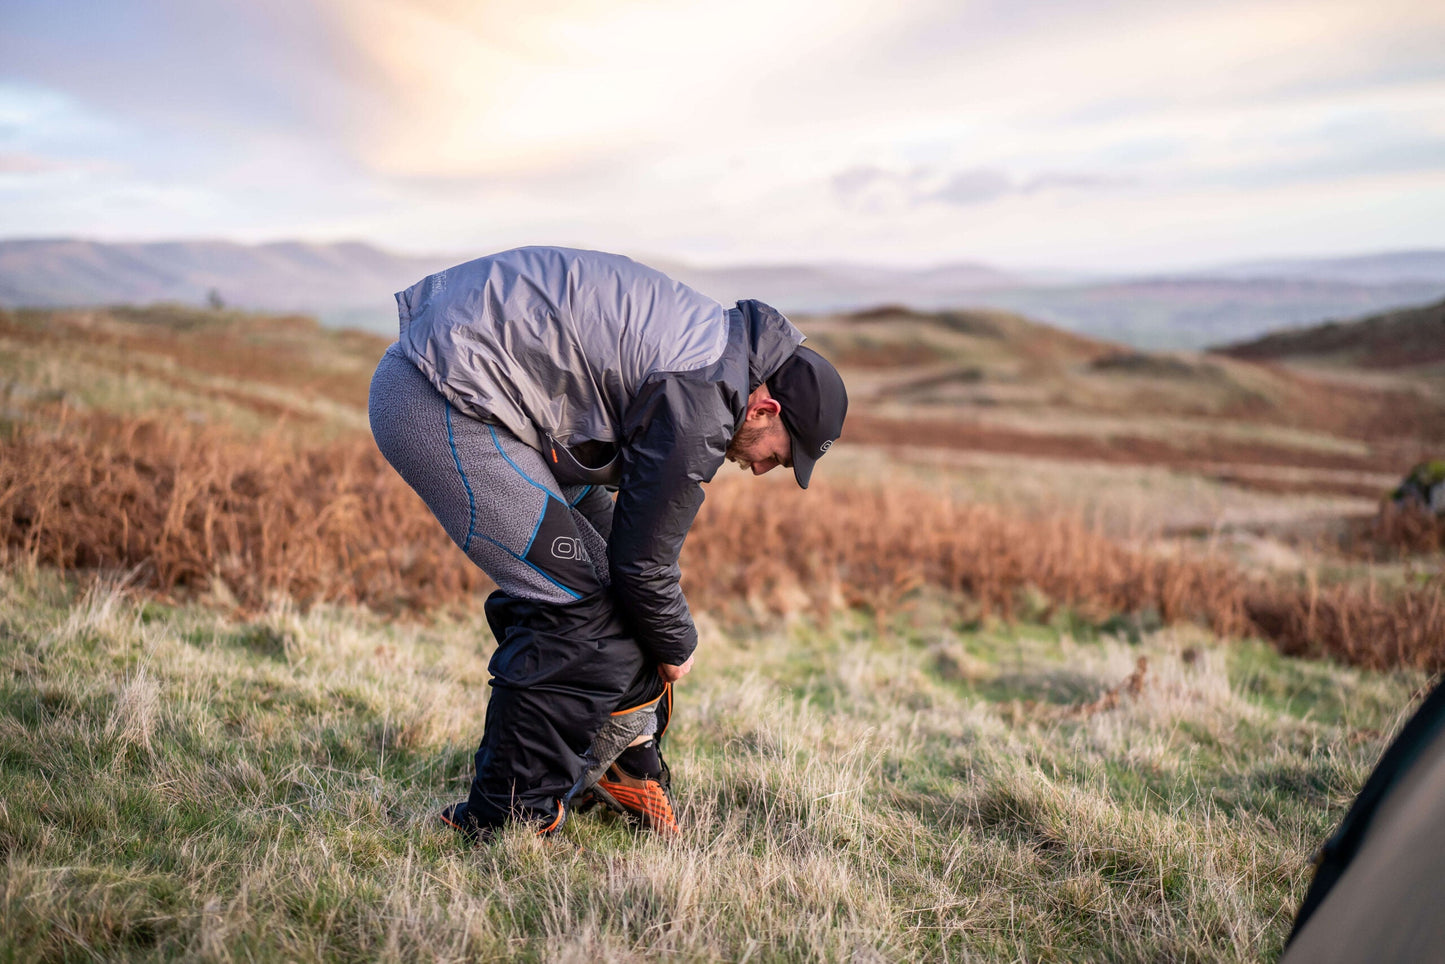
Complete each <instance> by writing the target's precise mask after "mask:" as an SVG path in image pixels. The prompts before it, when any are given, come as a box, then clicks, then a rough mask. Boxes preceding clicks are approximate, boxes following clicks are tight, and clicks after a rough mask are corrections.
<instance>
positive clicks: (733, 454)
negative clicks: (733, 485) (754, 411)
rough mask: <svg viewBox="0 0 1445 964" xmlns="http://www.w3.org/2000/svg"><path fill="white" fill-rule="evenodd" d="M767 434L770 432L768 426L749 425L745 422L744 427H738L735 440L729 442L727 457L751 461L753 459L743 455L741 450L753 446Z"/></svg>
mask: <svg viewBox="0 0 1445 964" xmlns="http://www.w3.org/2000/svg"><path fill="white" fill-rule="evenodd" d="M766 434H768V429H767V426H765V425H748V424H746V423H744V424H743V427H742V428H740V429H738V431H737V434H736V435H734V436H733V440H732V441H731V442H729V443H728V451H727V457H728V458H730V459H732V460H733V461H734V462H736V461H739V460H741V461H744V462H751V461H752V459H750V458H747V457H746V456H744V455H742V453H741V450H742V449H744V448H751V447H752V446H753V445H755V444H756V443H758V442H760V441H762V438H763V436H764V435H766Z"/></svg>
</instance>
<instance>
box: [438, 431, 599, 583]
mask: <svg viewBox="0 0 1445 964" xmlns="http://www.w3.org/2000/svg"><path fill="white" fill-rule="evenodd" d="M447 424H448V426H450V424H451V423H450V422H448V423H447ZM487 431H488V432H490V433H492V444H493V445H495V446H496V447H497V454H499V455H501V457H502V458H504V459H506V460H507V464H508V465H510V466H511V467H512V468H514V469H516V470H517V474H518V475H520V476H521V477H522V478H524V479H526V480H527V481H528V482H530V483H531V484H532V485H535V486H536V487H537V488H539V489H541V490H542V494H543V495H545V496H546V497H547V498H548V499H551V498H555V496H553V495H552V493H551V492H549V491H548V490H547V487H546V486H544V485H539V484H538V483H537V481H536V480H535V479H533V478H532V477H531V476H530V475H528V474H527V473H526V472H523V471H522V468H521V466H519V465H518V464H517V463H516V462H513V461H512V457H511V456H510V455H508V454H507V453H506V452H504V451H503V450H502V443H501V440H499V439H498V438H497V430H496V429H495V428H494V427H492V426H491V425H490V424H489V425H488V426H487ZM452 454H453V455H455V454H456V448H455V446H454V447H453V448H452ZM457 469H458V470H460V469H461V463H457ZM463 478H464V479H465V477H463ZM471 494H472V490H471V489H470V488H468V489H467V496H468V497H469V498H470V496H471ZM546 514H547V502H546V500H545V499H544V500H543V501H542V515H546ZM540 528H542V516H541V515H539V516H538V517H537V524H536V525H535V526H533V527H532V538H531V539H528V540H527V548H526V549H523V550H522V552H523V553H524V554H525V553H526V552H527V551H528V550H529V549H531V548H532V541H533V540H534V539H536V538H537V530H538V529H540ZM482 538H483V539H486V540H487V541H488V542H490V543H491V544H492V545H494V546H496V547H497V548H498V549H500V550H502V551H503V552H505V553H506V554H507V555H509V556H511V557H512V558H513V559H516V560H517V561H518V562H520V563H521V564H522V565H524V566H526V567H527V568H529V569H531V570H533V571H534V572H536V573H537V575H539V576H541V577H542V578H543V579H545V580H547V581H548V582H550V583H551V584H552V585H554V586H556V587H557V588H558V589H560V590H562V591H563V592H565V593H566V594H567V595H569V596H571V597H572V598H573V599H581V598H582V594H581V593H580V592H576V591H574V590H571V589H568V588H567V587H566V586H564V585H562V584H561V583H560V582H558V581H557V580H555V579H553V578H552V577H551V576H549V575H547V573H546V572H545V571H544V570H543V569H542V568H541V567H540V566H537V565H536V564H534V563H532V562H531V561H529V560H527V559H525V558H523V556H519V555H517V554H516V553H515V552H513V551H512V550H511V549H508V548H507V547H506V546H504V545H502V544H501V543H500V542H498V541H497V540H496V539H492V538H490V537H489V536H487V535H486V534H485V533H483V534H482Z"/></svg>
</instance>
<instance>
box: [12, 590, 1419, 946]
mask: <svg viewBox="0 0 1445 964" xmlns="http://www.w3.org/2000/svg"><path fill="white" fill-rule="evenodd" d="M0 612H3V613H4V614H5V615H4V621H3V624H0V667H3V673H4V675H3V681H0V762H3V767H0V850H3V853H4V855H5V866H4V877H3V888H0V895H3V896H0V960H6V961H39V960H57V961H58V960H114V959H130V960H167V959H178V958H193V959H200V960H215V961H290V960H309V959H323V960H336V961H347V960H373V959H375V960H405V961H459V960H468V959H476V958H482V959H487V958H490V959H503V958H520V959H530V960H656V959H659V958H679V959H687V960H744V959H755V960H769V959H791V960H807V959H828V960H839V959H851V960H917V959H921V958H930V959H938V960H978V961H1014V960H1017V961H1045V960H1102V959H1108V960H1120V961H1159V960H1241V961H1252V960H1259V959H1268V958H1270V957H1272V956H1273V955H1274V954H1275V953H1277V951H1278V949H1279V948H1280V946H1281V945H1282V943H1283V940H1284V937H1285V935H1286V934H1287V931H1288V926H1289V922H1290V920H1291V918H1292V914H1293V909H1294V907H1295V905H1296V904H1297V902H1298V900H1299V898H1300V897H1301V896H1302V894H1303V889H1304V887H1305V885H1306V883H1307V879H1308V868H1307V860H1308V857H1309V855H1310V853H1311V851H1312V850H1313V848H1314V847H1315V846H1316V845H1317V844H1318V842H1319V841H1320V840H1321V838H1322V837H1323V836H1324V835H1325V834H1327V832H1328V831H1329V830H1330V828H1331V826H1332V824H1333V823H1334V822H1335V821H1336V820H1337V819H1338V817H1339V816H1340V815H1341V813H1342V808H1343V807H1344V806H1345V805H1346V804H1347V802H1348V800H1349V798H1350V797H1351V796H1352V795H1353V793H1354V791H1355V789H1356V788H1357V787H1358V785H1359V783H1360V782H1361V781H1362V779H1363V777H1364V775H1365V774H1366V773H1367V772H1368V769H1369V767H1370V766H1371V765H1372V763H1373V761H1374V759H1375V758H1376V756H1377V755H1378V754H1379V752H1380V750H1381V748H1382V747H1383V744H1384V741H1385V740H1386V739H1387V737H1388V735H1389V734H1390V732H1391V731H1392V729H1393V728H1394V727H1396V726H1397V725H1398V724H1399V722H1401V720H1402V714H1403V713H1404V712H1405V711H1406V709H1407V708H1408V706H1409V705H1410V703H1411V700H1412V698H1413V697H1414V696H1415V695H1416V694H1417V692H1418V691H1419V689H1420V688H1421V686H1422V685H1423V683H1424V678H1423V677H1422V676H1421V675H1419V674H1415V673H1410V672H1404V671H1400V672H1395V673H1389V674H1378V673H1374V674H1370V673H1362V672H1357V671H1353V670H1347V669H1340V668H1337V667H1333V666H1329V665H1325V664H1318V663H1305V662H1299V661H1295V660H1290V659H1287V658H1284V657H1281V656H1278V655H1276V654H1275V653H1274V652H1273V651H1272V650H1269V649H1267V648H1265V647H1263V646H1261V645H1259V644H1246V643H1233V644H1221V643H1219V642H1216V641H1215V640H1213V639H1212V638H1211V637H1209V636H1208V635H1207V634H1205V633H1203V632H1201V631H1197V630H1192V629H1180V630H1165V631H1160V632H1155V633H1151V634H1146V635H1145V636H1143V637H1142V638H1140V639H1139V641H1138V642H1135V643H1130V642H1128V641H1126V640H1125V639H1123V638H1121V637H1115V636H1109V635H1092V634H1091V635H1089V636H1085V637H1082V638H1081V637H1079V636H1075V635H1072V634H1071V633H1070V631H1069V630H1068V629H1066V628H1064V626H1063V623H1064V622H1065V620H1063V619H1060V620H1059V621H1057V623H1058V624H1056V625H1053V626H1046V625H1034V626H1018V627H1012V628H1010V627H1007V626H1004V625H1002V624H985V625H982V626H975V627H971V628H968V627H961V626H956V625H948V624H946V623H941V622H940V621H938V620H936V619H932V618H928V617H925V616H922V615H920V614H917V613H915V614H914V616H913V617H912V618H911V619H908V620H903V619H900V620H898V621H897V622H896V623H895V624H894V625H891V626H888V627H885V628H884V630H883V631H882V632H881V633H880V632H879V630H878V628H877V627H876V626H875V625H874V623H873V622H872V621H871V620H865V619H861V618H857V617H849V616H842V617H838V618H835V619H831V620H829V621H827V622H825V623H822V624H818V623H815V622H813V621H810V620H808V619H803V618H798V619H793V620H790V621H787V622H785V623H782V624H775V625H772V626H769V627H768V628H766V629H756V628H755V629H752V630H733V631H729V632H724V631H723V630H721V629H720V628H719V627H718V626H717V625H715V624H713V623H711V622H707V623H705V625H704V630H705V632H704V637H705V638H704V642H703V649H702V656H701V657H700V659H699V666H698V669H697V670H696V671H695V672H694V673H693V674H692V675H691V676H690V677H689V678H688V680H687V681H686V685H685V686H683V687H681V688H680V691H679V699H678V714H677V718H676V720H677V722H676V725H675V727H674V729H673V731H672V734H673V735H672V736H670V738H669V739H670V750H669V753H670V758H671V762H672V764H673V769H674V771H675V774H676V777H677V789H678V796H679V803H680V806H681V810H682V816H683V821H684V824H685V828H686V829H685V831H684V833H683V836H682V837H681V839H679V840H676V841H662V840H659V839H656V838H653V837H650V836H640V837H639V836H636V835H634V834H633V832H631V831H630V830H629V829H628V828H627V827H626V826H625V825H624V824H622V823H620V822H619V821H618V820H616V819H615V818H612V817H611V815H609V814H599V813H590V814H585V815H582V816H580V817H575V818H574V819H573V820H572V822H571V823H569V825H568V826H567V827H566V828H565V829H564V833H563V838H562V840H560V841H548V842H539V841H537V840H535V839H532V838H528V837H526V836H524V835H521V834H514V835H511V836H507V837H505V838H504V839H503V840H502V841H501V842H500V843H498V844H496V845H494V846H489V847H483V848H480V849H471V848H469V847H467V846H465V845H463V843H462V842H461V841H460V840H459V839H458V838H457V837H456V836H455V835H454V834H452V833H451V832H450V831H448V830H446V829H445V828H444V827H442V826H441V825H440V824H439V823H437V822H436V821H435V818H434V814H435V812H436V810H437V809H438V808H439V807H440V806H441V805H443V804H445V803H448V802H451V801H452V800H454V799H456V798H458V797H459V796H461V795H463V794H464V791H465V786H466V782H467V780H468V779H469V769H470V765H471V759H470V758H471V750H472V748H473V745H474V743H475V740H476V738H477V736H478V727H479V724H480V720H481V717H482V712H483V706H484V703H485V699H486V692H485V679H486V676H485V659H486V655H487V652H488V649H489V640H488V639H487V634H486V632H485V629H484V628H483V625H482V624H481V622H480V620H476V619H472V620H468V619H461V620H455V621H441V622H437V623H435V624H433V625H427V626H422V625H416V624H405V623H397V622H393V621H386V620H381V619H378V618H376V617H374V616H370V615H368V614H367V613H365V612H364V611H361V610H354V609H328V608H316V609H313V610H312V611H311V612H309V613H306V614H302V613H299V612H298V611H296V610H295V609H294V608H291V607H289V606H286V605H284V604H282V605H278V606H276V607H275V608H273V609H272V610H271V611H269V612H267V613H265V614H264V615H263V616H261V617H259V618H256V619H253V620H249V621H235V620H229V619H227V618H224V617H223V616H220V615H218V614H217V613H216V612H215V611H214V610H213V609H208V608H205V607H200V606H187V607H179V608H177V607H170V606H163V605H158V604H156V603H154V602H147V601H142V600H139V599H136V598H132V597H131V596H129V595H127V594H126V593H125V592H124V591H123V589H121V588H118V587H117V586H116V585H114V584H105V583H101V584H98V585H96V586H94V587H92V588H91V589H89V590H87V591H85V592H83V593H80V594H77V590H76V588H75V586H74V585H73V584H72V583H70V582H67V581H64V580H61V579H60V578H58V577H57V576H55V575H53V574H50V573H45V572H27V571H24V570H13V571H12V572H11V573H10V574H9V575H7V576H6V577H5V578H4V579H3V581H0ZM1141 660H1142V661H1143V662H1142V663H1141V662H1140V661H1141ZM1141 665H1142V666H1143V667H1144V668H1143V671H1142V672H1138V667H1139V666H1141ZM1131 684H1132V685H1131ZM1110 694H1112V695H1113V697H1112V699H1111V698H1110ZM578 848H581V849H578Z"/></svg>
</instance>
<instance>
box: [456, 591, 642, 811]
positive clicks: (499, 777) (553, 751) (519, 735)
mask: <svg viewBox="0 0 1445 964" xmlns="http://www.w3.org/2000/svg"><path fill="white" fill-rule="evenodd" d="M486 611H487V622H488V623H489V624H490V625H491V627H492V633H493V634H494V635H495V636H496V637H497V651H496V653H495V654H494V655H493V656H492V662H491V666H490V669H491V673H492V697H491V700H490V702H488V704H487V722H486V729H485V730H484V731H483V734H482V743H481V746H480V747H479V748H478V749H477V775H476V778H475V779H474V780H473V781H472V790H471V795H470V796H469V797H468V799H467V811H468V813H469V814H470V815H471V817H472V818H473V819H475V820H477V821H478V823H480V824H492V825H496V824H500V823H502V822H503V821H505V820H506V819H507V818H508V817H509V816H520V817H523V818H525V819H529V820H535V821H538V822H542V823H544V824H545V823H546V822H549V821H551V820H552V819H554V818H558V817H561V816H562V815H563V812H564V808H565V807H567V806H568V805H569V804H570V802H571V800H572V797H573V795H574V794H576V793H577V792H578V791H579V790H581V789H582V781H583V776H584V775H585V774H586V772H587V770H588V769H589V768H590V767H591V766H592V765H593V764H594V763H596V762H597V761H596V760H594V759H592V758H591V757H590V756H589V754H588V748H589V747H590V746H591V744H592V741H593V739H594V738H595V737H596V736H597V733H598V731H599V730H601V729H602V727H603V726H604V725H605V724H606V723H607V722H608V720H609V718H610V717H611V716H612V714H614V713H619V714H620V713H627V712H629V711H632V712H636V711H637V710H638V708H640V707H646V706H648V705H649V704H653V703H656V702H658V701H659V699H660V698H661V697H662V695H663V683H662V679H661V678H660V677H659V676H658V675H657V666H656V664H655V663H652V662H651V661H650V660H648V659H647V658H646V657H644V655H643V653H642V650H641V648H640V647H639V646H638V645H637V643H636V642H635V641H634V640H633V638H632V637H631V636H630V635H628V634H627V632H626V631H625V630H624V629H623V628H622V625H621V622H620V621H619V619H618V617H617V614H616V611H615V609H614V608H613V605H612V600H611V599H610V597H609V596H608V593H607V591H606V590H605V589H604V590H600V591H598V592H596V593H593V594H592V595H590V596H585V597H583V598H582V599H579V600H577V601H576V602H573V603H569V604H567V605H556V604H550V603H536V602H533V601H531V600H527V599H519V598H517V597H515V596H509V595H507V594H506V593H502V592H496V593H493V594H492V595H491V597H490V598H489V599H488V600H487V606H486Z"/></svg>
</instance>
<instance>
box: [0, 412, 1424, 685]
mask: <svg viewBox="0 0 1445 964" xmlns="http://www.w3.org/2000/svg"><path fill="white" fill-rule="evenodd" d="M711 488H712V491H711V494H710V497H709V499H708V502H707V506H706V507H705V508H704V510H703V512H702V514H701V516H700V517H699V520H698V523H697V525H696V526H695V527H694V530H693V532H692V534H691V536H690V538H689V540H688V543H687V548H686V552H685V553H684V559H683V567H684V571H685V573H686V577H685V580H684V586H685V588H686V589H687V592H688V594H689V597H690V598H691V599H692V600H693V601H694V603H695V604H696V605H697V606H698V607H699V608H701V609H706V610H711V611H714V612H719V613H727V612H728V611H730V609H733V608H734V607H735V606H736V603H737V602H738V600H747V601H749V602H750V603H752V604H753V608H754V609H755V610H761V611H763V612H774V613H782V612H789V611H798V610H804V609H811V610H813V611H815V612H818V613H824V612H827V611H828V610H831V609H835V608H838V607H841V606H850V607H866V608H868V609H871V610H872V611H873V612H875V613H877V614H879V615H880V618H881V617H882V616H883V615H886V614H889V613H891V612H893V611H896V610H897V609H898V608H900V607H901V606H904V605H906V604H907V603H908V601H909V600H910V599H911V597H912V596H913V595H914V593H915V590H918V589H920V588H922V587H934V588H936V589H938V590H942V591H943V592H944V593H946V594H950V595H951V597H952V598H955V599H957V600H958V601H959V604H960V606H961V607H962V609H963V610H964V611H965V612H966V613H967V614H968V615H970V616H972V617H976V618H987V617H1001V618H1003V619H1012V618H1014V617H1016V616H1018V615H1028V616H1030V617H1036V618H1044V619H1047V618H1049V617H1050V616H1051V614H1052V613H1053V612H1054V611H1055V610H1057V609H1059V608H1061V607H1062V608H1065V609H1067V610H1069V611H1071V612H1073V613H1076V614H1078V615H1079V616H1081V617H1083V618H1084V619H1088V620H1095V621H1099V622H1103V621H1106V620H1108V619H1109V618H1111V617H1114V616H1116V615H1119V614H1148V615H1150V616H1153V617H1157V618H1158V619H1159V620H1160V621H1162V622H1164V623H1174V622H1180V621H1192V622H1197V623H1200V624H1202V625H1205V626H1208V627H1210V628H1211V629H1212V630H1214V631H1215V632H1216V633H1218V634H1220V635H1225V636H1239V635H1247V634H1250V633H1262V634H1263V635H1266V636H1267V637H1268V638H1271V639H1273V640H1275V641H1276V642H1277V644H1278V645H1280V646H1281V648H1282V649H1284V650H1285V651H1287V652H1299V653H1311V654H1326V655H1330V656H1334V657H1337V658H1340V659H1344V660H1346V661H1349V662H1352V663H1359V664H1365V665H1372V666H1373V665H1396V664H1404V665H1409V666H1415V667H1421V668H1427V669H1438V668H1440V667H1441V666H1445V604H1442V596H1445V584H1442V581H1441V580H1439V579H1436V580H1434V581H1432V582H1428V583H1426V584H1424V585H1420V586H1415V587H1411V588H1406V589H1397V590H1392V591H1390V592H1386V591H1385V590H1383V589H1379V588H1376V587H1369V588H1366V589H1351V588H1348V587H1342V588H1337V589H1327V590H1317V589H1311V588H1287V587H1278V586H1272V585H1266V584H1262V583H1258V582H1255V581H1252V580H1250V579H1248V578H1246V577H1245V576H1244V575H1243V574H1241V573H1240V572H1239V571H1238V570H1237V569H1235V568H1233V567H1231V566H1229V565H1227V564H1226V563H1224V562H1223V561H1220V560H1214V559H1210V558H1190V557H1184V556H1179V557H1164V556H1160V555H1157V554H1155V553H1151V552H1148V551H1145V550H1140V549H1135V548H1131V547H1128V546H1124V545H1122V544H1120V543H1117V542H1114V541H1112V540H1110V539H1108V538H1106V537H1104V536H1102V535H1100V534H1099V533H1098V532H1096V531H1094V530H1092V529H1090V528H1089V527H1088V526H1086V525H1084V524H1083V523H1082V522H1080V521H1078V520H1076V519H1069V518H1063V517H1057V518H1051V519H1026V518H1021V517H1018V516H1014V515H1010V514H1007V513H1006V512H1005V511H1003V510H1000V509H997V508H994V507H990V506H983V505H974V504H965V503H959V502H955V501H952V500H950V499H947V498H943V497H941V496H937V495H931V494H928V493H924V492H920V491H909V490H904V491H897V490H885V489H880V488H868V487H860V486H824V485H816V486H814V487H813V488H812V489H811V490H809V491H808V492H806V493H803V492H799V491H797V490H796V489H794V488H792V487H791V486H783V485H777V486H769V487H766V488H764V489H763V490H762V491H759V490H758V489H757V488H756V487H751V486H750V487H748V488H747V490H746V491H744V487H743V486H741V485H738V484H730V483H728V482H726V481H724V482H721V483H720V484H717V485H714V486H712V487H711ZM0 546H4V547H5V549H6V551H7V552H8V553H10V554H12V555H14V556H18V557H21V558H26V559H29V560H32V561H34V562H36V563H39V564H44V565H52V566H57V567H60V568H62V569H67V570H77V569H121V570H134V573H135V575H134V578H135V580H136V582H137V583H138V584H140V585H142V586H145V587H146V588H149V589H151V590H153V591H157V592H160V593H174V592H178V591H179V592H196V591H205V590H209V591H211V592H213V593H217V594H219V595H220V596H221V597H222V598H227V597H230V598H233V599H234V600H235V601H236V603H237V605H238V606H239V607H240V608H241V609H245V610H256V609H258V608H260V607H263V606H264V605H266V604H267V603H268V602H269V601H270V600H271V599H273V598H274V597H276V596H284V597H288V598H291V599H294V600H296V601H297V602H300V603H302V604H308V603H312V602H318V601H339V602H354V603H361V604H365V605H368V606H371V607H373V608H376V609H380V610H395V609H399V608H410V609H414V610H425V609H429V608H433V607H438V606H447V605H452V604H458V603H467V602H469V601H473V600H475V599H476V598H477V596H478V594H479V592H480V591H481V590H484V589H485V588H487V587H488V586H489V582H488V580H487V579H486V577H485V576H483V575H482V574H481V573H480V572H479V571H477V570H476V569H475V568H473V567H472V566H471V565H469V564H467V563H466V562H465V561H464V559H463V558H462V557H461V556H460V555H459V554H458V552H457V550H456V549H455V547H454V546H453V545H452V544H451V542H450V540H449V539H448V538H447V537H446V535H445V534H444V533H443V532H442V530H441V528H440V526H438V525H437V524H436V522H435V520H434V519H433V518H432V517H431V515H430V513H429V512H428V511H427V509H426V508H425V506H424V505H423V504H422V503H421V501H420V500H419V499H418V498H417V497H416V496H415V495H414V494H413V493H412V492H411V491H410V490H409V489H408V488H407V487H406V486H405V484H404V483H402V481H401V480H400V479H399V478H398V477H397V476H396V474H395V473H394V472H392V470H391V469H390V467H388V466H387V465H386V464H385V463H384V462H383V460H382V459H381V457H380V455H379V454H378V453H377V452H376V450H375V448H374V447H373V446H372V444H371V443H370V441H368V440H362V439H350V440H345V441H339V442H333V443H328V444H326V445H324V446H318V447H309V448H308V447H305V446H303V445H302V444H300V443H298V442H296V441H295V440H294V439H293V438H291V437H290V436H282V435H281V434H280V433H277V434H276V435H273V436H271V437H268V438H263V439H260V440H242V439H241V438H239V437H237V436H236V435H234V434H232V433H230V432H228V431H225V430H222V429H219V428H214V427H212V428H202V427H195V426H187V425H184V424H179V423H175V422H162V421H156V420H148V419H142V420H127V419H119V418H114V417H105V416H91V417H87V418H82V419H72V420H70V421H69V422H67V423H64V424H62V425H61V426H59V427H54V426H52V427H50V428H45V429H42V428H40V427H37V426H34V425H31V426H22V427H20V428H19V429H17V430H16V432H15V434H14V435H13V436H12V437H11V438H10V439H8V440H6V441H4V442H3V443H0ZM1021 603H1027V605H1028V609H1027V611H1026V612H1022V613H1021V612H1020V608H1019V607H1020V605H1021Z"/></svg>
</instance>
